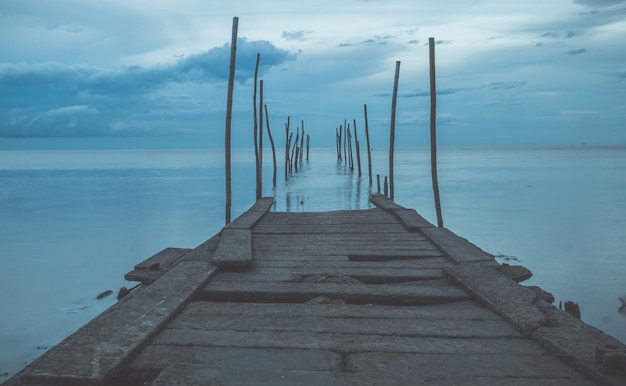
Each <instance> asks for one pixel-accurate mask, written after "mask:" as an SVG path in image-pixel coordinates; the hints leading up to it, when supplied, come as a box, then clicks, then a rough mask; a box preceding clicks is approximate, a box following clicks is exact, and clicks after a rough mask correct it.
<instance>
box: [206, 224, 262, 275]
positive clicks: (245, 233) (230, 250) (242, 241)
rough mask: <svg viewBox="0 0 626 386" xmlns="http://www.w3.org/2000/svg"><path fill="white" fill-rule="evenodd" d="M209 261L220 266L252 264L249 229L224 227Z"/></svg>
mask: <svg viewBox="0 0 626 386" xmlns="http://www.w3.org/2000/svg"><path fill="white" fill-rule="evenodd" d="M211 263H212V264H213V265H217V266H222V267H244V266H247V265H250V264H252V233H251V231H250V229H247V228H243V229H239V228H232V229H230V228H228V229H226V228H225V229H224V230H223V231H222V237H221V240H220V242H219V244H218V245H217V249H216V250H215V253H214V254H213V258H212V259H211Z"/></svg>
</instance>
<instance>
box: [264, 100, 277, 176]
mask: <svg viewBox="0 0 626 386" xmlns="http://www.w3.org/2000/svg"><path fill="white" fill-rule="evenodd" d="M265 121H266V126H267V136H268V137H269V139H270V144H271V145H272V161H273V165H274V175H273V177H272V184H273V185H272V186H273V187H274V188H275V187H276V148H275V146H274V138H272V131H271V130H270V117H269V114H268V113H267V105H265Z"/></svg>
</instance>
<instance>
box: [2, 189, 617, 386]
mask: <svg viewBox="0 0 626 386" xmlns="http://www.w3.org/2000/svg"><path fill="white" fill-rule="evenodd" d="M371 200H372V202H373V203H374V204H375V205H376V208H374V209H368V210H358V211H356V210H351V211H334V212H323V213H278V212H271V211H269V209H270V208H271V205H272V202H273V200H272V199H271V198H270V199H268V198H264V199H262V200H260V201H258V202H257V203H256V204H255V205H254V206H253V207H252V208H251V209H250V210H249V211H248V212H246V213H245V214H243V215H242V216H240V217H239V218H237V219H236V220H234V221H233V222H232V223H230V224H229V225H228V226H226V227H225V228H224V229H223V230H222V232H220V233H219V234H218V235H216V236H214V237H213V238H211V239H209V240H208V241H207V242H205V243H203V244H202V245H200V246H199V247H197V248H195V249H193V250H189V249H177V248H169V249H166V250H164V251H162V252H161V253H159V254H157V255H155V256H154V257H152V258H150V259H148V260H147V261H146V262H144V263H142V264H139V265H137V266H136V267H135V270H134V271H132V272H130V273H129V274H128V275H127V278H129V279H132V280H138V281H142V282H144V283H145V284H144V285H143V286H142V287H140V288H139V289H138V290H136V291H133V292H132V293H131V294H130V295H128V296H127V297H125V298H123V299H122V300H121V301H119V302H118V303H117V304H116V305H115V306H113V307H112V308H111V309H109V310H107V311H106V312H105V313H103V314H102V315H100V316H99V317H97V318H96V319H94V320H92V321H91V322H90V323H89V324H87V325H86V326H85V327H83V328H82V329H80V330H79V331H77V332H76V333H75V334H73V335H71V336H70V337H68V338H67V339H66V340H64V341H63V342H62V343H61V344H59V345H58V346H56V347H54V348H52V349H51V350H50V351H48V352H47V353H45V354H44V355H43V356H42V357H41V358H39V359H38V360H36V361H35V362H33V363H32V364H31V365H29V366H28V367H27V368H25V369H24V370H23V371H22V372H21V373H20V374H18V375H17V376H15V377H14V378H12V379H10V380H9V381H7V383H6V384H7V385H27V384H28V385H32V384H54V385H78V384H81V385H83V384H84V385H98V384H112V385H113V384H114V385H140V384H141V385H143V384H151V385H174V384H180V385H206V384H272V385H274V384H289V385H292V384H307V385H311V384H319V385H335V384H336V385H343V384H354V385H357V384H358V385H368V384H385V385H388V384H441V385H443V384H445V385H448V384H514V385H517V384H519V385H526V384H546V385H586V384H625V383H626V382H625V381H626V377H625V375H624V373H623V371H624V368H625V367H624V360H625V358H626V348H625V347H624V345H623V344H622V343H620V342H619V341H617V340H616V339H613V338H612V337H610V336H607V335H605V334H604V333H602V332H601V331H599V330H597V329H595V328H593V327H590V326H588V325H586V324H584V323H583V322H581V321H579V320H578V319H576V318H574V317H572V316H570V315H569V314H567V313H565V312H564V311H560V310H558V309H557V308H555V307H554V306H552V305H551V303H552V301H553V299H551V295H550V294H548V293H546V292H545V291H543V290H541V289H539V288H533V287H525V286H522V285H520V284H518V281H520V280H523V279H524V278H526V277H528V272H527V271H526V270H525V269H523V268H520V267H518V268H514V267H505V266H501V265H499V264H498V263H497V262H496V261H495V260H494V259H493V257H492V256H491V255H489V254H487V253H485V252H483V251H482V250H480V249H479V248H477V247H476V246H474V245H472V244H471V243H469V242H468V241H466V240H464V239H462V238H460V237H458V236H457V235H455V234H454V233H452V232H450V231H449V230H447V229H443V228H436V227H434V226H433V225H432V224H430V223H428V222H427V221H426V220H424V219H423V218H422V217H421V216H419V215H418V214H417V213H416V212H415V211H414V210H411V209H406V208H403V207H400V206H398V205H396V204H394V203H393V202H391V201H389V200H387V199H386V198H384V197H382V196H373V197H372V199H371Z"/></svg>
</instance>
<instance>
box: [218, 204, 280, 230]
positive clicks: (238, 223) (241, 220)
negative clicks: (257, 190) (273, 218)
mask: <svg viewBox="0 0 626 386" xmlns="http://www.w3.org/2000/svg"><path fill="white" fill-rule="evenodd" d="M273 204H274V198H273V197H263V198H261V199H260V200H258V201H257V202H256V203H254V205H252V207H250V209H248V210H247V211H246V212H244V213H243V214H242V215H241V216H239V217H237V218H236V219H234V220H233V221H231V222H230V223H229V224H227V225H226V229H250V228H252V227H254V225H255V224H256V223H257V222H259V220H260V219H261V218H262V217H263V216H264V215H265V214H266V213H267V212H268V211H269V210H270V208H271V207H272V205H273Z"/></svg>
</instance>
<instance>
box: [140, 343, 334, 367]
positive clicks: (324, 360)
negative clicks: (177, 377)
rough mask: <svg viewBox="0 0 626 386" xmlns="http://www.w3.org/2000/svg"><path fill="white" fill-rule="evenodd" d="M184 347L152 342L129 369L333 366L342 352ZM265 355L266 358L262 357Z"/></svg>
mask: <svg viewBox="0 0 626 386" xmlns="http://www.w3.org/2000/svg"><path fill="white" fill-rule="evenodd" d="M229 346H230V345H222V346H221V347H190V346H187V347H184V346H183V345H174V346H164V345H159V344H150V345H148V346H147V347H146V348H145V349H144V350H143V351H142V352H141V354H139V355H138V356H137V358H136V359H135V360H134V361H133V362H132V363H131V364H130V369H131V371H132V370H138V369H164V368H166V367H168V366H170V365H171V364H172V363H173V362H174V361H175V362H174V363H186V364H191V365H194V364H197V365H210V366H212V367H215V368H228V367H242V365H243V364H245V367H247V368H248V369H260V368H261V369H262V368H269V369H271V368H278V369H293V370H297V369H300V370H316V371H324V370H334V369H336V368H338V365H339V363H340V361H341V355H340V354H337V353H334V352H331V351H327V350H319V349H315V348H313V349H307V350H299V349H272V348H254V347H247V348H246V347H229ZM261 358H263V360H261Z"/></svg>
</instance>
